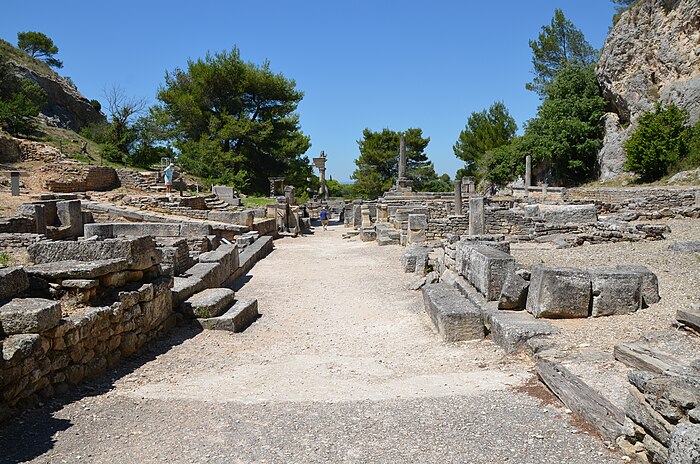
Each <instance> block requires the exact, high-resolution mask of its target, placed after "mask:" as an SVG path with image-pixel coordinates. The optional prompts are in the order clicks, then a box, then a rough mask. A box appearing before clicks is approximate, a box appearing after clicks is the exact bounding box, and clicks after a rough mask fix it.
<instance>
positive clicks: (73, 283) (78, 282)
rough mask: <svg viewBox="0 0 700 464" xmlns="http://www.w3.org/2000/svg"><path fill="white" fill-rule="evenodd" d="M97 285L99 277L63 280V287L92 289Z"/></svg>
mask: <svg viewBox="0 0 700 464" xmlns="http://www.w3.org/2000/svg"><path fill="white" fill-rule="evenodd" d="M97 285H99V281H98V280H97V279H64V280H62V281H61V287H64V288H70V289H77V290H90V289H91V288H95V287H97Z"/></svg>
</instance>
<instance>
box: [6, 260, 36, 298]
mask: <svg viewBox="0 0 700 464" xmlns="http://www.w3.org/2000/svg"><path fill="white" fill-rule="evenodd" d="M28 288H29V278H28V277H27V273H26V272H25V271H24V268H22V267H21V266H13V267H5V268H0V300H4V299H6V298H12V297H13V296H15V295H18V294H20V293H22V292H23V291H25V290H26V289H28Z"/></svg>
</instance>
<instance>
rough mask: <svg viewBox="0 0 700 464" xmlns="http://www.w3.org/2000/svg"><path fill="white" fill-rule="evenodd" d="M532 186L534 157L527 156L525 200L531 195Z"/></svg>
mask: <svg viewBox="0 0 700 464" xmlns="http://www.w3.org/2000/svg"><path fill="white" fill-rule="evenodd" d="M530 185H532V156H530V155H526V156H525V198H527V197H528V196H529V195H530Z"/></svg>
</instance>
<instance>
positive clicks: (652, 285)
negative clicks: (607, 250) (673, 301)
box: [617, 264, 661, 306]
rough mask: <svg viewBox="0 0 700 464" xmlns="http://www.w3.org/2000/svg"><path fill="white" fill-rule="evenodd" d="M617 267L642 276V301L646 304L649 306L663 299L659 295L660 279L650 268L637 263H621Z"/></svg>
mask: <svg viewBox="0 0 700 464" xmlns="http://www.w3.org/2000/svg"><path fill="white" fill-rule="evenodd" d="M617 269H620V270H622V271H630V272H635V273H637V274H640V275H641V276H642V301H643V303H644V304H645V305H647V306H648V305H650V304H654V303H658V302H659V301H660V300H661V297H660V296H659V279H658V278H657V277H656V274H654V273H653V272H651V270H649V268H647V267H646V266H641V265H636V264H628V265H619V266H617Z"/></svg>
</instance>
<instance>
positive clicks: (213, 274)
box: [185, 262, 228, 288]
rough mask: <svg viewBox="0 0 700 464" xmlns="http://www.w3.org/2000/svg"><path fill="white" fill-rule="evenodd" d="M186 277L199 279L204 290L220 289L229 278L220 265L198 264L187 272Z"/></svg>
mask: <svg viewBox="0 0 700 464" xmlns="http://www.w3.org/2000/svg"><path fill="white" fill-rule="evenodd" d="M185 275H186V276H191V277H195V278H198V279H200V280H201V281H202V285H203V287H204V288H213V287H219V286H221V284H222V283H223V282H224V280H226V278H227V277H228V276H227V275H225V271H224V269H223V267H222V266H221V264H219V263H216V262H215V263H198V264H195V265H194V266H192V267H191V268H189V269H188V270H187V271H186V272H185Z"/></svg>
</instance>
